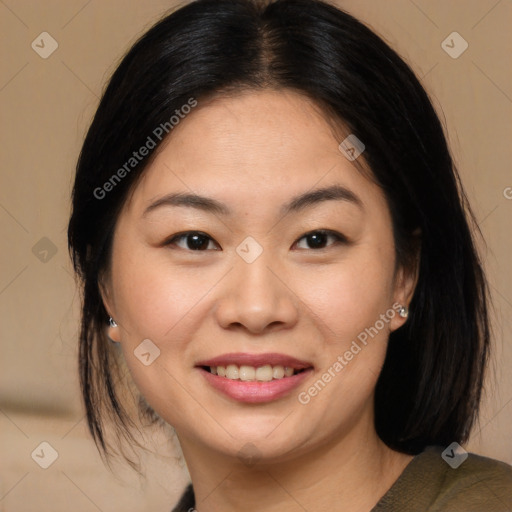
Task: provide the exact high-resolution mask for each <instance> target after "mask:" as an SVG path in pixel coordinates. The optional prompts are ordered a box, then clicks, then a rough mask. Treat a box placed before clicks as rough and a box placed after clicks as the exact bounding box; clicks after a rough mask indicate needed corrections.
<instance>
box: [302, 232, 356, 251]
mask: <svg viewBox="0 0 512 512" xmlns="http://www.w3.org/2000/svg"><path fill="white" fill-rule="evenodd" d="M329 238H330V239H331V240H334V243H331V244H328V243H327V241H328V240H329ZM301 240H306V243H307V244H309V245H310V247H301V248H302V249H325V248H326V247H328V246H329V245H336V244H339V243H347V239H346V238H345V237H344V236H343V235H342V234H341V233H338V232H336V231H331V230H329V229H319V230H316V231H311V232H309V233H306V234H305V235H304V236H302V237H301V238H299V240H298V241H297V242H296V244H297V245H298V244H299V243H300V241H301Z"/></svg>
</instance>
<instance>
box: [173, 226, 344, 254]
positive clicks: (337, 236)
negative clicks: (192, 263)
mask: <svg viewBox="0 0 512 512" xmlns="http://www.w3.org/2000/svg"><path fill="white" fill-rule="evenodd" d="M314 234H322V235H327V236H328V237H329V236H330V237H332V238H334V240H335V241H334V243H333V244H330V245H327V246H326V247H321V248H319V249H315V248H310V249H305V250H310V251H321V250H325V249H328V248H329V247H332V246H334V245H339V244H347V243H348V240H347V238H346V237H345V236H343V235H342V234H341V233H338V232H337V231H332V230H330V229H315V230H313V231H308V232H307V233H305V234H303V235H302V236H301V237H300V238H298V239H297V240H296V241H295V242H294V243H293V245H295V244H297V243H298V242H299V241H300V240H302V239H303V238H306V237H308V236H310V235H314ZM191 235H199V236H202V237H205V238H209V239H210V240H211V241H214V240H213V238H212V237H210V236H209V235H207V234H206V233H204V232H202V231H184V232H183V233H178V234H176V235H173V236H172V237H171V238H170V239H169V240H167V241H166V242H164V244H163V245H164V246H170V245H175V244H176V242H177V241H179V240H181V239H186V238H187V237H188V236H191ZM179 248H180V249H183V250H185V251H189V252H205V250H201V249H196V250H193V249H189V248H188V247H187V248H183V247H179Z"/></svg>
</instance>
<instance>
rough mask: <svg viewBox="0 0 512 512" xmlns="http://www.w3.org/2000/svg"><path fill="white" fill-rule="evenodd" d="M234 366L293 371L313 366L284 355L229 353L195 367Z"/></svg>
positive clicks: (201, 362)
mask: <svg viewBox="0 0 512 512" xmlns="http://www.w3.org/2000/svg"><path fill="white" fill-rule="evenodd" d="M230 364H235V365H237V366H254V367H255V368H258V367H259V366H265V365H271V366H285V367H288V368H293V369H294V370H304V369H306V368H312V367H313V365H312V364H311V363H308V362H307V361H301V360H299V359H296V358H295V357H291V356H287V355H285V354H278V353H267V354H246V353H231V354H223V355H220V356H217V357H214V358H213V359H207V360H204V361H200V362H198V363H197V364H196V366H228V365H230Z"/></svg>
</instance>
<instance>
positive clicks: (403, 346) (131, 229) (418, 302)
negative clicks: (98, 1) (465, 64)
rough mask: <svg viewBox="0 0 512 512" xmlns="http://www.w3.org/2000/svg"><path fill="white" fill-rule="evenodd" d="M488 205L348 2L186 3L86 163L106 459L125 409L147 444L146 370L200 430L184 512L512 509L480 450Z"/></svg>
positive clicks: (130, 82)
mask: <svg viewBox="0 0 512 512" xmlns="http://www.w3.org/2000/svg"><path fill="white" fill-rule="evenodd" d="M470 221H472V216H471V212H470V209H469V206H468V205H467V202H466V199H465V195H464V192H463V189H462V186H461V184H460V181H459V178H458V175H457V172H456V169H455V168H454V165H453V163H452V160H451V157H450V153H449V150H448V148H447V143H446V140H445V137H444V134H443V130H442V127H441V125H440V123H439V120H438V118H437V116H436V114H435V111H434V109H433V107H432V105H431V103H430V101H429V98H428V96H427V94H426V93H425V91H424V90H423V88H422V87H421V85H420V83H419V82H418V80H417V79H416V78H415V76H414V74H413V73H412V71H411V70H410V69H409V67H408V66H407V65H406V64H405V63H404V62H403V61H402V60H401V59H400V57H399V56H398V55H397V54H396V53H395V52H394V51H393V50H391V49H390V48H389V47H388V46H387V45H386V44H385V43H384V42H383V41H382V40H381V39H380V38H379V37H378V36H376V35H375V34H374V33H373V32H371V31H370V30H369V29H367V28H366V27H365V26H364V25H362V24H361V23H360V22H358V21H357V20H355V19H354V18H353V17H351V16H350V15H348V14H346V13H344V12H343V11H341V10H339V9H337V8H336V7H334V6H332V5H329V4H327V3H323V2H320V1H313V0H278V1H276V2H256V1H250V0H235V1H228V0H220V1H218V0H215V1H212V0H199V1H196V2H192V3H190V4H188V5H186V6H184V7H182V8H180V9H179V10H177V11H175V12H174V13H172V14H171V15H169V16H167V17H166V18H164V19H163V20H161V21H160V22H159V23H157V24H156V25H155V26H154V27H153V28H152V29H151V30H149V31H148V32H147V33H146V34H145V35H144V36H143V37H142V38H141V39H140V40H139V41H138V42H137V43H136V44H135V45H134V46H133V48H132V49H131V50H130V51H129V53H128V54H127V55H126V57H125V58H124V59H123V60H122V62H121V63H120V65H119V67H118V69H117V70H116V71H115V73H114V75H113V76H112V78H111V80H110V83H109V85H108V87H107V89H106V90H105V93H104V96H103V98H102V100H101V102H100V105H99V107H98V110H97V113H96V115H95V118H94V120H93V122H92V125H91V127H90V129H89V132H88V134H87V137H86V139H85V142H84V145H83V149H82V152H81V155H80V159H79V163H78V166H77V173H76V181H75V186H74V191H73V212H72V216H71V219H70V224H69V243H70V249H71V252H72V257H73V261H74V265H75V269H76V271H77V273H78V275H79V276H80V278H81V280H82V281H81V282H82V285H83V292H84V297H83V311H82V330H81V336H80V376H81V385H82V391H83V398H84V401H85V406H86V409H87V414H88V416H87V417H88V424H89V428H90V431H91V433H92V435H93V438H94V439H95V441H96V443H97V445H98V447H99V448H100V451H101V452H102V453H103V454H105V455H106V456H107V459H108V457H109V456H110V453H111V446H110V443H109V441H108V439H107V429H108V428H110V427H111V426H112V424H113V425H114V427H115V428H116V429H117V430H116V431H117V433H118V436H119V437H120V438H123V437H124V438H125V440H128V441H129V442H131V443H133V442H134V438H133V437H132V434H131V430H130V427H131V425H132V423H133V422H132V418H131V417H130V415H129V413H128V412H127V410H128V408H129V407H130V405H131V403H130V402H129V401H128V398H127V396H126V393H124V388H123V386H122V385H120V384H119V380H120V379H121V373H122V368H123V367H124V366H126V367H127V368H128V370H129V379H128V384H127V385H131V384H135V386H136V388H135V389H136V390H137V393H139V395H140V404H139V406H140V408H141V412H143V413H144V414H145V415H146V416H148V417H153V418H154V419H155V421H160V422H162V423H163V422H165V423H166V424H169V425H172V427H173V428H174V429H175V431H176V435H177V438H178V439H179V443H180V446H181V449H182V451H183V454H184V458H185V461H186V464H187V467H188V470H189V472H190V475H191V480H192V484H191V485H190V486H189V487H188V488H187V490H186V491H185V493H184V495H183V496H182V498H181V501H180V503H179V504H178V505H177V506H176V507H175V508H174V509H173V510H175V511H185V510H191V509H193V508H195V509H196V510H198V511H199V512H203V511H206V510H207V511H220V510H222V511H223V512H225V511H231V510H242V509H243V510H265V511H274V510H280V511H283V510H284V511H292V510H293V511H295V510H309V511H316V510H326V509H331V510H344V511H347V512H352V511H354V512H355V511H365V512H366V511H370V510H371V511H397V510H407V511H411V510H412V511H415V512H416V511H434V510H436V511H438V510H465V511H469V510H479V511H480V510H482V509H483V507H484V506H485V510H487V511H488V512H490V511H498V510H500V511H501V510H509V508H510V506H511V503H510V495H511V494H512V493H510V490H511V489H512V469H511V468H510V467H509V466H508V465H506V464H504V463H501V462H498V461H494V460H491V459H487V458H484V457H480V456H477V455H474V454H469V456H468V455H467V454H466V452H465V451H464V450H463V449H462V448H461V447H460V444H462V443H464V442H466V441H467V439H468V436H469V433H470V430H471V427H472V425H473V423H474V420H475V418H476V416H477V412H478V405H479V402H480V395H481V389H482V383H483V377H484V370H485V367H486V363H487V360H488V351H489V325H488V315H487V285H486V281H485V277H484V274H483V271H482V267H481V264H480V261H479V259H478V256H477V254H476V250H475V246H474V242H473V238H472V235H471V231H470ZM108 338H110V341H109V339H108ZM457 507H459V508H457ZM507 507H508V508H507Z"/></svg>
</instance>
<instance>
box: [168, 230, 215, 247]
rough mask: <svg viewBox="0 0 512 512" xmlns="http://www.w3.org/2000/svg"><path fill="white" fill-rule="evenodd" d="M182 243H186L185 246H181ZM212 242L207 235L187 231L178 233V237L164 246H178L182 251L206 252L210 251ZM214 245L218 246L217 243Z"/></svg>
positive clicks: (175, 236)
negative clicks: (209, 246)
mask: <svg viewBox="0 0 512 512" xmlns="http://www.w3.org/2000/svg"><path fill="white" fill-rule="evenodd" d="M182 241H185V243H184V245H185V246H183V245H180V244H179V242H182ZM210 242H214V240H213V238H211V237H210V236H208V235H207V234H206V233H203V232H201V231H186V232H184V233H178V234H177V235H174V236H173V237H172V238H171V239H169V240H168V241H166V242H165V244H164V245H177V246H178V247H180V248H181V249H188V250H191V251H204V250H207V249H208V245H209V243H210ZM214 243H215V244H216V242H214ZM216 245H217V244H216ZM217 247H218V245H217ZM214 250H218V249H214Z"/></svg>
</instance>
